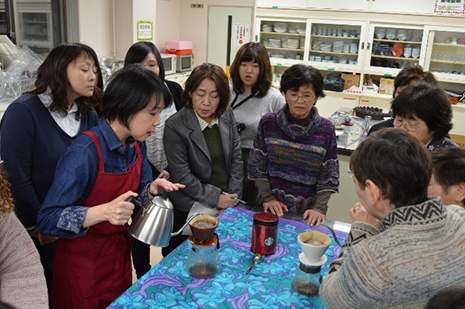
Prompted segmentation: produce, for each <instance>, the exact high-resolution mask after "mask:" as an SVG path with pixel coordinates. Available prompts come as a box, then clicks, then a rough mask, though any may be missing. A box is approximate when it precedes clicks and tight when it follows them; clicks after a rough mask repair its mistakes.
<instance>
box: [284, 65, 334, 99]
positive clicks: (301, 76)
mask: <svg viewBox="0 0 465 309" xmlns="http://www.w3.org/2000/svg"><path fill="white" fill-rule="evenodd" d="M305 85H312V87H313V91H315V94H316V96H317V97H318V98H324V97H325V96H326V95H325V93H324V92H323V85H324V84H323V76H322V75H321V73H320V71H318V70H317V69H315V68H314V67H311V66H309V65H303V64H294V65H293V66H291V67H290V68H289V69H287V70H286V71H285V72H284V73H283V75H282V76H281V92H282V93H283V94H286V91H287V90H292V91H298V90H299V88H300V87H301V86H305Z"/></svg>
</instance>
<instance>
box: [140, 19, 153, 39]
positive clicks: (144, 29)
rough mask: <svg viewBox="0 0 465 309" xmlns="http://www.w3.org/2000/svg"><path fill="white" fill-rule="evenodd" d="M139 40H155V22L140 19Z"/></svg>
mask: <svg viewBox="0 0 465 309" xmlns="http://www.w3.org/2000/svg"><path fill="white" fill-rule="evenodd" d="M137 40H138V41H151V40H153V22H151V21H138V22H137Z"/></svg>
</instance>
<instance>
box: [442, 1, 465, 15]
mask: <svg viewBox="0 0 465 309" xmlns="http://www.w3.org/2000/svg"><path fill="white" fill-rule="evenodd" d="M434 13H438V14H457V15H464V14H465V0H436V4H435V5H434Z"/></svg>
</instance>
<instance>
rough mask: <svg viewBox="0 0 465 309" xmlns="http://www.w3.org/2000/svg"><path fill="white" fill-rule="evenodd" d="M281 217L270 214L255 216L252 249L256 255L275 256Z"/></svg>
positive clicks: (264, 213) (263, 213)
mask: <svg viewBox="0 0 465 309" xmlns="http://www.w3.org/2000/svg"><path fill="white" fill-rule="evenodd" d="M278 222H279V217H278V216H276V215H273V214H270V213H266V212H262V213H256V214H255V215H254V216H253V230H252V247H251V248H250V249H251V250H252V252H254V253H260V254H261V255H270V254H273V253H274V252H275V250H276V242H277V241H278V238H277V236H278Z"/></svg>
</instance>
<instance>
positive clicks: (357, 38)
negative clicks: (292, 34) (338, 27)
mask: <svg viewBox="0 0 465 309" xmlns="http://www.w3.org/2000/svg"><path fill="white" fill-rule="evenodd" d="M312 37H314V38H328V39H343V40H360V37H350V36H334V35H319V34H312Z"/></svg>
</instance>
